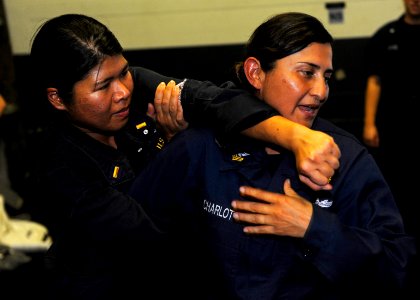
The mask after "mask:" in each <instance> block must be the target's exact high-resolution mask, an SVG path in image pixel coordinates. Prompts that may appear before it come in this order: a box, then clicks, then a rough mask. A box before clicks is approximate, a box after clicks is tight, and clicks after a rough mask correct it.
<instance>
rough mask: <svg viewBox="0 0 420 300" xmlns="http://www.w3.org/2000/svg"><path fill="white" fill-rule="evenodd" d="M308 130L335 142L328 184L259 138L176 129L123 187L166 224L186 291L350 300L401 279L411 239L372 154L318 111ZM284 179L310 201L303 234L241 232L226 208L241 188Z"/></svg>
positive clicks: (275, 184) (270, 185) (273, 185)
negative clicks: (321, 187) (308, 180)
mask: <svg viewBox="0 0 420 300" xmlns="http://www.w3.org/2000/svg"><path fill="white" fill-rule="evenodd" d="M313 129H315V130H320V131H323V132H325V133H327V134H329V135H331V136H332V137H333V138H334V140H335V142H336V143H337V144H338V146H339V147H340V149H341V153H342V156H341V159H340V168H339V170H338V171H337V172H336V174H335V175H334V177H333V179H332V182H331V183H332V185H333V187H334V188H333V189H332V190H331V191H313V190H311V189H309V188H308V187H307V186H306V185H304V184H303V183H301V182H300V181H299V178H298V173H297V171H296V167H295V158H294V156H293V154H292V153H290V152H288V151H286V150H281V154H278V155H268V154H266V152H265V150H264V148H265V145H264V144H262V143H261V142H259V141H255V140H251V139H247V138H244V137H232V136H230V137H229V136H228V137H227V136H224V137H223V138H220V136H219V135H217V134H214V133H213V132H212V131H211V130H207V129H189V130H186V131H184V132H181V133H180V134H178V135H177V136H175V138H173V140H172V141H171V142H170V143H169V145H168V146H167V147H166V148H165V149H164V150H163V151H162V152H161V153H160V154H159V155H158V156H157V159H156V160H155V162H154V163H152V164H151V165H150V166H149V167H150V169H146V170H145V172H144V173H143V174H140V177H139V178H138V181H137V182H135V183H134V184H133V188H132V191H131V193H132V195H133V197H134V198H138V197H139V196H141V197H142V199H143V200H142V201H145V200H147V201H148V202H142V203H143V207H144V208H145V210H146V211H148V213H149V215H150V216H151V218H152V219H153V220H155V222H156V223H155V224H157V225H158V226H160V227H161V228H162V229H163V230H165V231H168V232H172V233H173V240H172V241H170V242H169V243H168V244H169V245H171V243H172V247H174V248H176V249H177V251H174V253H175V254H174V258H173V259H174V260H179V261H180V262H181V264H180V266H179V268H180V273H184V274H185V273H186V272H187V271H186V270H189V272H191V274H192V276H191V277H192V278H191V279H190V280H185V286H184V287H183V288H184V289H185V291H187V290H191V289H194V288H196V290H195V292H196V299H249V300H255V299H264V300H269V299H347V297H348V298H349V299H350V298H351V297H354V296H357V295H359V296H360V295H364V296H367V295H371V296H372V295H376V296H378V295H379V292H380V291H385V290H386V287H390V290H393V288H394V287H396V286H401V284H402V281H403V280H404V277H405V273H406V269H407V264H408V263H409V261H410V259H411V257H412V255H413V253H414V252H415V247H414V241H413V238H412V237H410V236H408V235H406V234H405V232H404V228H403V222H402V219H401V216H400V214H399V211H398V209H397V207H396V205H395V202H394V198H393V196H392V194H391V192H390V189H389V187H388V185H387V183H386V182H385V180H384V178H383V176H382V175H381V172H380V171H379V169H378V167H377V165H376V163H375V161H374V159H373V158H372V156H371V155H370V154H369V153H368V152H367V150H366V148H365V147H364V146H363V145H361V143H359V142H358V141H357V140H356V138H355V137H354V136H352V135H350V134H349V133H347V132H345V131H344V130H342V129H340V128H338V127H336V126H335V125H333V124H332V123H330V122H328V121H326V120H323V119H320V118H317V119H316V120H315V122H314V124H313ZM287 178H290V180H291V184H292V187H293V189H294V190H295V191H296V192H297V193H298V194H300V195H301V196H302V197H304V198H306V199H307V200H309V201H310V202H311V203H312V204H313V208H314V209H313V216H312V219H311V222H310V225H309V228H308V230H307V232H306V234H305V236H304V238H293V237H285V236H261V235H258V236H251V235H246V234H245V233H244V232H243V225H242V224H239V223H238V222H235V221H234V219H233V217H232V213H233V210H232V207H231V201H232V200H233V199H240V198H241V197H240V195H239V187H240V186H242V185H249V186H253V187H258V188H262V189H266V190H270V191H273V192H279V193H282V192H283V183H284V180H285V179H287ZM169 247H171V246H169ZM180 248H181V249H180ZM170 249H171V248H168V249H167V253H171V250H170ZM176 256H177V257H176ZM180 276H181V275H180ZM391 287H392V288H391ZM390 290H389V291H390ZM369 292H371V294H369ZM388 295H389V294H388Z"/></svg>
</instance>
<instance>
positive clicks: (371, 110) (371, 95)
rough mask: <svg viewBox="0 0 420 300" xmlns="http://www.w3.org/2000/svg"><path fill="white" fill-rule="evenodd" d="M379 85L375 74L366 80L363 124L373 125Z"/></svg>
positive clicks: (379, 90) (379, 91)
mask: <svg viewBox="0 0 420 300" xmlns="http://www.w3.org/2000/svg"><path fill="white" fill-rule="evenodd" d="M380 93H381V86H380V83H379V78H378V77H377V76H374V75H372V76H370V77H369V78H368V81H367V86H366V93H365V115H364V123H365V126H373V125H375V120H376V112H377V109H378V103H379V97H380Z"/></svg>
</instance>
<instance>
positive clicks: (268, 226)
mask: <svg viewBox="0 0 420 300" xmlns="http://www.w3.org/2000/svg"><path fill="white" fill-rule="evenodd" d="M284 191H285V194H284V195H283V194H279V193H273V192H268V191H264V190H261V189H256V188H252V187H245V186H244V187H241V189H240V192H241V195H242V196H243V197H246V198H248V199H250V201H248V200H246V201H241V200H234V201H232V207H233V209H234V210H235V212H234V214H233V217H234V219H235V220H236V221H240V222H245V223H249V224H251V225H252V226H246V227H244V232H246V233H250V234H274V235H280V236H291V237H300V238H301V237H303V236H304V235H305V232H306V230H307V229H308V226H309V222H310V220H311V217H312V212H313V207H312V204H311V203H310V202H309V201H307V200H306V199H304V198H302V197H301V196H299V195H298V194H297V193H296V192H295V191H294V190H293V189H292V187H291V185H290V180H289V179H287V180H286V181H285V182H284ZM252 199H256V200H258V201H252Z"/></svg>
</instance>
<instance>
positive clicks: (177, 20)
mask: <svg viewBox="0 0 420 300" xmlns="http://www.w3.org/2000/svg"><path fill="white" fill-rule="evenodd" d="M0 1H1V0H0ZM2 1H3V3H4V7H5V15H6V20H7V24H8V28H9V33H10V34H9V36H10V43H11V49H12V53H13V60H14V66H15V74H16V83H15V86H16V89H17V91H18V102H19V103H20V107H21V110H22V114H23V119H24V122H25V123H26V124H25V126H26V127H28V129H27V131H29V132H33V131H36V128H35V129H34V128H32V127H36V125H37V124H36V123H35V121H34V120H33V116H34V115H37V114H42V113H43V112H42V111H38V109H37V106H36V105H34V101H32V100H33V99H32V95H31V94H30V90H31V88H30V85H31V82H32V81H31V78H27V72H25V70H26V68H27V67H28V62H29V60H28V59H29V49H30V42H31V38H32V36H33V34H34V32H35V31H36V29H37V28H38V26H40V25H41V24H42V23H43V22H44V21H45V20H47V19H49V18H51V17H54V16H57V15H60V14H63V13H83V14H88V15H91V16H93V17H95V18H97V19H99V20H100V21H102V22H103V23H105V24H106V25H107V26H108V27H109V28H110V29H111V30H112V31H113V32H114V33H115V35H116V36H117V37H118V39H119V40H120V42H121V44H122V45H123V47H124V48H125V55H126V57H127V58H128V59H129V62H130V63H131V64H132V65H141V66H144V67H148V68H151V69H153V70H155V71H158V72H160V73H163V74H165V75H169V76H174V77H179V78H195V79H200V80H210V81H213V82H215V83H222V82H224V81H226V80H229V79H230V78H231V76H232V66H233V64H234V63H235V62H236V61H238V60H240V59H241V55H242V47H243V45H244V43H245V42H246V41H247V39H248V37H249V35H250V34H251V32H252V31H253V30H254V29H255V28H256V27H257V26H258V25H259V24H260V23H261V22H263V21H264V20H266V19H267V18H268V17H270V16H271V15H273V14H276V13H279V12H286V11H301V12H306V13H309V14H312V15H314V16H316V17H317V18H319V19H320V20H321V21H322V22H323V23H324V25H325V26H326V27H327V29H328V30H329V31H330V32H331V33H332V35H333V36H334V38H335V40H336V41H335V44H334V58H333V60H334V61H333V63H334V69H335V75H334V77H333V78H332V80H331V81H330V86H331V92H330V97H329V100H328V105H326V106H324V108H323V110H322V111H321V116H323V117H325V118H328V119H330V120H331V121H333V122H334V123H336V124H337V125H339V126H341V127H344V128H345V129H347V130H348V131H350V132H351V133H353V134H355V135H356V136H357V137H358V138H360V136H361V128H362V127H361V126H362V120H363V94H364V84H365V78H364V76H363V72H364V67H363V51H364V47H365V44H366V42H367V40H368V38H369V37H370V36H371V35H372V34H373V33H374V31H375V30H376V29H377V28H379V27H380V26H381V25H383V24H384V23H386V22H388V21H390V20H392V19H395V18H397V17H398V16H400V14H402V12H403V2H402V0H348V1H318V0H258V1H257V0H242V1H239V0H211V1H208V0H176V1H174V0H159V1H152V0H118V1H110V0H2ZM331 5H333V6H334V5H341V6H342V7H343V8H342V9H341V10H338V11H337V10H335V11H332V10H330V9H327V7H328V6H331ZM379 12H380V13H379ZM51 46H52V47H53V46H54V45H51Z"/></svg>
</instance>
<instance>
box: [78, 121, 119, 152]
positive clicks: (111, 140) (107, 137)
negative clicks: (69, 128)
mask: <svg viewBox="0 0 420 300" xmlns="http://www.w3.org/2000/svg"><path fill="white" fill-rule="evenodd" d="M76 127H77V128H79V129H80V130H81V131H83V132H84V133H86V134H87V135H88V136H90V137H92V138H94V139H95V140H97V141H98V142H101V143H103V144H105V145H108V146H110V147H112V148H114V149H117V143H116V142H115V136H114V135H113V134H112V135H111V134H105V133H102V132H97V131H91V130H88V129H86V128H82V127H79V126H76Z"/></svg>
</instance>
